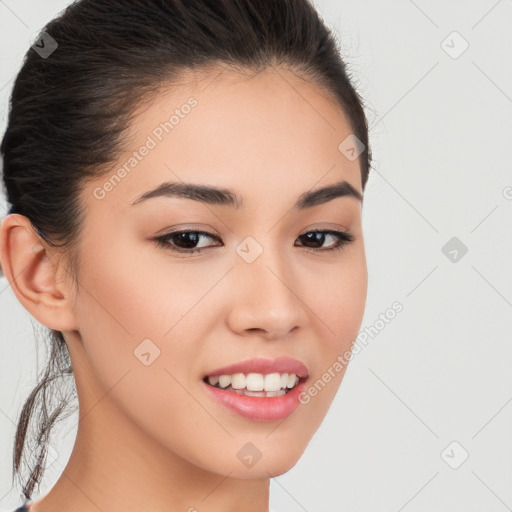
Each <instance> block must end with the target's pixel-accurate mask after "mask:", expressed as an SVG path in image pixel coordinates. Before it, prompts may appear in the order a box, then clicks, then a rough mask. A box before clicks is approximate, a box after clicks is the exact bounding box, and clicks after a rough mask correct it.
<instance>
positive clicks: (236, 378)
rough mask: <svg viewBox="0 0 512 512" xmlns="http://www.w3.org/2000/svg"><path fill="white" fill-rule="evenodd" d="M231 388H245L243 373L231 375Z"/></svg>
mask: <svg viewBox="0 0 512 512" xmlns="http://www.w3.org/2000/svg"><path fill="white" fill-rule="evenodd" d="M231 387H232V388H234V389H244V388H245V375H244V374H243V373H235V374H234V375H231Z"/></svg>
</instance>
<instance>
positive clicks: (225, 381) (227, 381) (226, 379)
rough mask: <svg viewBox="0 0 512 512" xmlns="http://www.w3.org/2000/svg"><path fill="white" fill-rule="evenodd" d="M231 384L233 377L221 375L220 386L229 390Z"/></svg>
mask: <svg viewBox="0 0 512 512" xmlns="http://www.w3.org/2000/svg"><path fill="white" fill-rule="evenodd" d="M230 384H231V375H221V376H220V377H219V386H220V387H221V388H227V387H228V386H229V385H230Z"/></svg>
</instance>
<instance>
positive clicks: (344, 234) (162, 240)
mask: <svg viewBox="0 0 512 512" xmlns="http://www.w3.org/2000/svg"><path fill="white" fill-rule="evenodd" d="M183 233H195V234H198V235H204V236H207V237H209V238H212V239H216V240H219V239H218V237H217V236H215V235H212V234H211V233H208V232H206V231H197V230H192V229H183V230H180V231H174V232H172V233H169V234H167V235H162V236H159V237H156V238H154V239H153V240H154V241H155V243H156V245H157V246H158V247H163V248H164V249H167V250H169V251H172V252H177V253H185V254H193V253H199V252H201V251H202V250H203V249H208V247H200V248H199V249H182V248H178V247H176V246H175V245H174V246H172V245H171V243H170V242H169V239H171V238H174V237H176V236H177V235H181V234H183ZM310 233H322V234H324V235H333V236H335V237H336V238H337V239H338V241H337V242H336V244H335V245H334V246H333V247H330V248H328V249H315V248H309V250H311V251H313V252H327V251H339V250H341V249H343V248H344V247H345V246H346V245H348V244H349V243H351V242H353V241H354V236H353V235H352V234H351V233H350V232H348V231H336V230H332V229H314V230H312V231H307V232H306V233H304V234H302V235H300V236H301V237H302V236H305V235H308V234H310ZM217 247H218V246H217Z"/></svg>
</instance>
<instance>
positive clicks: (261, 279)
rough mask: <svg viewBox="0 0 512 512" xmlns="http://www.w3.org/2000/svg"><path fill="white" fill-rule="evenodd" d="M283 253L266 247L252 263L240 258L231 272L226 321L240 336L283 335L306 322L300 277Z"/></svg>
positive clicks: (271, 336)
mask: <svg viewBox="0 0 512 512" xmlns="http://www.w3.org/2000/svg"><path fill="white" fill-rule="evenodd" d="M284 260H285V257H284V255H283V254H278V253H277V251H274V252H272V251H270V250H269V249H265V250H264V251H263V252H262V253H261V255H260V256H259V257H258V258H257V259H256V260H255V261H253V262H252V263H247V262H246V261H244V260H243V259H239V260H238V261H237V262H236V264H235V267H236V268H234V269H233V271H232V272H231V279H232V284H231V285H230V286H231V289H232V290H233V293H232V297H231V301H230V305H231V307H230V311H229V314H228V324H229V326H230V328H231V329H232V330H233V331H234V332H236V333H237V334H240V335H244V336H247V335H253V336H254V335H258V336H260V337H263V338H264V339H267V340H274V339H281V338H285V337H286V336H287V335H289V334H290V333H291V332H292V331H296V330H298V329H299V328H302V327H304V325H305V324H306V322H307V318H308V315H307V311H308V307H307V305H306V303H307V297H304V296H301V295H305V291H304V289H303V288H302V287H301V282H300V276H299V275H297V273H296V272H295V271H294V270H293V267H292V266H291V265H290V264H289V262H286V261H284Z"/></svg>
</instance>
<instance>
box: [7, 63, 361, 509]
mask: <svg viewBox="0 0 512 512" xmlns="http://www.w3.org/2000/svg"><path fill="white" fill-rule="evenodd" d="M191 96H193V97H194V98H196V99H197V101H198V104H197V106H196V107H194V108H193V109H192V110H191V112H190V114H188V115H187V116H186V117H185V118H184V119H181V120H180V123H179V124H178V125H177V126H176V127H175V128H174V130H173V131H172V132H170V133H169V134H166V135H165V136H164V138H163V140H162V141H161V142H160V143H159V144H158V145H157V147H156V148H154V149H152V150H151V151H150V152H149V154H148V155H147V156H145V157H144V159H143V160H142V161H141V162H140V163H139V164H138V165H137V167H136V168H134V169H133V171H132V172H131V173H130V174H129V175H128V176H126V177H125V178H124V179H123V180H121V182H120V183H119V184H117V185H116V186H115V187H114V188H113V190H111V191H110V192H108V194H106V196H105V197H104V198H103V199H101V200H99V199H97V198H96V197H95V196H94V189H95V188H97V187H98V186H102V185H103V184H104V183H105V181H106V180H107V179H108V177H110V176H111V174H112V173H111V174H109V175H106V176H104V177H102V178H100V179H99V180H97V181H96V182H91V183H88V184H87V186H86V187H85V188H84V189H83V191H82V195H81V200H82V201H83V204H84V205H85V206H86V208H87V216H86V220H85V225H84V229H83V231H82V232H81V235H80V253H81V260H80V261H81V266H80V271H79V274H78V276H77V279H78V282H79V286H78V290H75V288H74V286H73V283H72V281H71V278H70V275H69V273H68V272H67V270H66V253H65V251H59V250H57V249H54V248H52V247H50V246H48V245H47V244H45V243H44V242H43V241H41V240H40V238H39V237H38V236H37V234H36V233H35V232H34V230H33V229H31V226H30V223H29V221H28V219H27V218H25V217H23V216H20V215H16V214H13V215H10V216H7V217H6V218H5V219H4V220H3V223H2V227H1V231H0V237H1V238H0V248H1V252H0V257H1V263H2V267H3V269H4V272H5V274H6V276H7V278H8V280H9V282H10V283H11V286H12V288H13V291H14V292H15V294H16V296H17V297H18V299H19V300H20V302H21V303H22V304H23V306H24V307H25V308H26V309H27V310H28V311H29V312H30V313H31V314H32V315H33V316H34V317H35V318H36V319H37V320H38V321H39V322H40V323H42V324H43V325H46V326H47V327H49V328H52V329H57V330H59V331H61V332H63V334H64V337H65V340H66V343H67V346H68V349H69V352H70V356H71V361H72V365H73V369H74V375H75V380H76V385H77V392H78V397H79V404H80V421H79V424H78V432H77V438H76V442H75V445H74V448H73V451H72V454H71V457H70V459H69V461H68V463H67V465H66V467H65V469H64V471H63V473H62V476H61V477H60V478H59V480H58V481H57V483H56V484H55V486H54V487H53V488H52V489H51V490H50V492H49V493H48V494H47V495H46V496H44V497H43V498H41V499H40V500H38V501H35V502H34V503H32V505H31V507H30V509H31V510H33V511H35V512H51V511H54V510H65V509H68V508H69V504H70V503H72V504H73V507H72V508H73V511H74V512H89V511H95V512H97V511H98V510H102V511H121V510H123V511H124V512H131V511H139V510H151V511H152V512H160V511H161V512H164V511H165V512H169V511H178V510H180V511H187V510H188V511H194V510H199V511H201V510H208V511H209V512H217V511H219V512H220V511H222V512H230V511H233V512H234V511H235V510H245V511H247V512H266V511H267V510H268V501H269V478H270V477H273V476H277V475H280V474H283V473H284V472H286V471H288V470H289V469H290V468H292V467H293V466H294V465H295V464H296V462H297V461H298V459H299V458H300V456H301V455H302V453H303V451H304V450H305V448H306V446H307V445H308V443H309V441H310V439H311V437H312V436H313V434H314V433H315V431H316V430H317V429H318V427H319V426H320V424H321V422H322V420H323V418H324V417H325V415H326V413H327V411H328V408H329V406H330V404H331V402H332V400H333V398H334V396H335V394H336V391H337V390H338V388H339V385H340V383H341V380H342V378H343V374H344V371H342V372H338V373H336V376H335V377H334V378H332V379H331V381H330V382H329V383H328V384H327V385H326V386H325V387H324V389H323V390H322V391H321V392H319V393H318V394H317V395H316V396H315V397H313V398H311V400H310V402H309V403H308V404H307V405H299V407H298V408H297V409H296V410H295V411H294V412H293V413H292V414H291V415H290V416H288V417H287V418H286V419H285V420H284V421H279V422H266V421H255V420H251V419H248V418H244V417H241V416H239V415H237V414H236V413H234V412H232V411H231V410H229V409H227V408H226V407H224V406H223V405H221V404H218V403H216V402H214V401H213V400H212V399H211V398H210V397H209V396H208V395H207V394H206V393H205V391H204V390H203V388H202V377H203V375H205V374H207V373H208V372H209V371H212V370H214V369H216V368H219V367H222V366H225V365H228V364H232V363H234V362H238V361H242V360H245V359H249V358H252V357H256V356H261V357H266V358H270V359H272V358H274V357H277V356H281V355H286V356H290V357H293V358H296V359H299V360H300V361H302V362H303V363H304V364H306V366H307V367H308V370H309V384H311V383H314V382H315V381H317V379H320V378H321V377H322V374H323V373H324V372H326V371H327V370H328V368H330V367H332V365H333V363H334V362H335V361H336V359H337V357H338V356H339V355H340V354H343V353H344V352H345V351H346V350H349V349H350V348H351V346H352V343H353V341H354V339H355V338H356V336H357V333H358V330H359V328H360V325H361V321H362V317H363V312H364V307H365V301H366V292H367V268H366V258H365V250H364V243H363V232H362V219H361V213H362V207H361V202H360V201H358V200H357V199H355V198H353V197H350V196H345V197H339V198H336V199H334V200H332V201H329V202H327V203H324V204H322V205H319V206H316V207H313V208H310V209H307V210H304V211H296V212H294V211H293V210H291V208H292V205H293V204H294V203H295V201H296V200H297V199H298V198H299V196H300V195H301V194H303V193H304V192H307V191H310V190H312V189H316V188H320V187H322V186H325V185H329V184H333V183H336V182H338V181H340V180H342V179H344V180H346V181H348V182H349V183H350V184H351V185H352V186H353V187H354V188H355V189H356V190H358V191H359V192H360V193H362V189H361V174H360V167H359V165H360V164H359V161H358V160H354V161H350V160H348V159H347V158H345V156H344V155H343V154H342V153H341V152H340V151H339V149H338V145H339V144H340V142H341V141H342V140H344V139H345V138H346V137H347V136H348V135H349V134H350V133H351V129H350V126H349V123H348V120H347V118H346V116H345V115H344V114H343V112H342V111H341V109H340V108H339V107H338V106H337V105H336V104H334V103H333V102H332V101H331V100H329V98H328V96H327V95H326V93H325V91H323V89H320V88H319V87H318V86H316V85H312V84H310V83H307V82H304V81H302V80H300V79H299V78H298V77H297V76H296V75H295V74H293V73H292V72H291V71H289V70H285V69H282V68H280V69H266V70H265V71H263V72H261V73H259V74H257V75H255V76H254V77H252V78H248V76H245V75H241V74H239V73H235V72H234V71H228V70H222V73H221V74H220V75H219V70H217V71H216V72H215V73H213V72H209V73H206V72H204V73H203V74H201V75H200V74H199V73H198V74H197V75H190V79H189V80H187V81H186V85H185V86H183V87H181V88H180V89H179V90H176V89H173V88H171V87H170V88H169V89H168V90H165V91H162V92H161V93H159V94H157V95H155V96H154V97H153V98H152V100H151V102H149V103H144V106H143V107H141V108H140V109H139V111H138V112H137V115H136V117H135V119H134V120H133V124H132V125H131V127H130V134H131V135H132V139H130V140H131V143H130V144H129V145H128V146H127V148H126V152H125V153H123V155H121V156H120V157H119V159H118V161H117V162H116V163H115V165H114V166H113V169H117V168H119V167H120V166H122V165H123V163H124V162H126V160H127V158H129V156H130V155H131V153H132V152H133V151H135V150H137V149H138V148H140V146H142V145H143V144H144V141H145V140H146V138H147V136H148V135H150V134H151V133H152V130H154V128H155V127H156V126H158V125H159V123H161V122H162V121H164V120H166V119H168V117H169V116H168V115H167V114H166V113H168V112H172V111H173V110H174V109H175V108H179V107H180V106H181V105H183V104H185V103H186V102H187V99H188V98H190V97H191ZM169 180H170V181H185V182H192V183H197V184H206V185H211V186H218V187H224V188H230V189H233V190H234V191H236V193H237V194H238V195H239V196H240V197H242V198H243V201H244V207H243V208H241V209H240V210H237V209H235V208H233V207H230V206H218V205H209V204H204V203H201V202H198V201H194V200H191V199H184V198H165V197H159V198H153V199H150V200H148V201H145V202H143V203H141V204H138V205H136V206H132V205H131V204H130V203H131V202H132V201H134V200H135V199H136V198H137V197H138V196H139V195H140V194H141V193H143V192H145V191H148V190H151V189H153V188H155V187H156V186H158V185H159V184H160V183H162V182H164V181H169ZM187 227H189V228H192V229H199V230H203V231H208V232H210V233H213V234H216V235H217V236H219V238H220V239H221V241H222V246H216V245H215V240H212V239H210V238H208V237H203V238H201V239H200V242H199V245H200V246H209V248H207V249H204V250H203V251H202V252H200V253H199V254H197V253H196V254H193V255H191V256H188V255H186V254H181V253H174V252H172V251H171V250H170V249H166V248H163V247H158V246H157V245H156V243H155V242H154V241H153V240H152V238H154V237H155V236H157V235H159V234H167V233H170V232H172V231H176V230H178V229H183V228H187ZM315 228H318V229H329V228H330V229H341V230H348V231H350V233H351V234H352V235H353V236H354V238H355V240H354V241H353V242H351V243H349V244H348V245H346V246H344V247H343V249H341V250H339V251H337V250H331V251H328V250H326V249H328V248H330V247H332V246H333V245H334V244H335V242H336V239H335V238H333V237H331V236H326V238H325V241H324V242H323V246H322V245H321V243H322V242H319V243H318V244H317V245H316V246H315V245H314V244H311V245H310V246H309V247H307V246H306V245H304V244H305V243H306V242H305V241H304V240H302V242H301V240H300V239H298V237H299V236H300V235H303V234H304V233H307V232H309V231H310V230H312V229H315ZM247 236H252V237H253V238H254V239H255V240H256V241H257V242H258V243H259V244H260V245H261V247H262V248H263V252H262V253H261V254H260V256H259V257H258V258H257V259H256V260H255V261H254V262H253V263H251V264H248V263H247V262H246V261H244V259H242V258H241V257H240V256H239V255H238V253H237V252H236V251H235V249H236V247H237V245H238V244H240V242H242V240H244V239H245V238H246V237H247ZM175 241H176V239H175ZM39 244H41V245H39ZM315 247H319V250H317V251H316V252H315ZM145 339H150V340H151V341H152V343H154V345H155V346H157V347H158V348H159V350H160V355H159V357H157V358H156V359H155V360H154V361H153V362H152V363H151V364H150V365H149V366H145V365H144V364H142V363H141V361H140V360H139V359H138V358H137V357H135V355H134V350H136V349H137V347H138V346H139V345H140V343H141V342H142V340H145ZM247 442H251V443H253V444H254V445H255V446H256V447H257V448H258V449H259V451H260V452H261V454H262V457H261V459H260V460H259V461H258V462H257V463H256V464H255V465H254V466H252V467H251V468H247V467H246V466H245V465H244V464H242V462H241V461H240V460H239V459H238V457H237V452H238V451H239V450H240V448H241V447H242V446H243V445H244V444H245V443H247Z"/></svg>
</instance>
